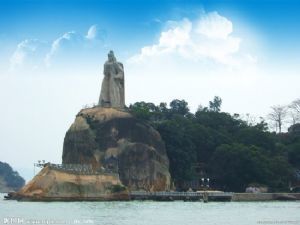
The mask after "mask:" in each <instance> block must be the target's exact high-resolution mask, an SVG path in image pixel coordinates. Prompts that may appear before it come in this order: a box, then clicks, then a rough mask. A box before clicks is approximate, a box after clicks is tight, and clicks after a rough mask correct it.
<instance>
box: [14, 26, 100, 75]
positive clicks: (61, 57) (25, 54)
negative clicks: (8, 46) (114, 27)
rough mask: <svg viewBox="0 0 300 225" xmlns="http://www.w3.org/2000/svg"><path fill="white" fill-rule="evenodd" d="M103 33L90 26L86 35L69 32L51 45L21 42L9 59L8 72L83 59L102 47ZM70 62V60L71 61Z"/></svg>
mask: <svg viewBox="0 0 300 225" xmlns="http://www.w3.org/2000/svg"><path fill="white" fill-rule="evenodd" d="M104 38H105V32H104V31H103V30H99V29H98V28H97V25H92V26H91V27H90V28H89V29H88V32H87V34H86V35H82V34H80V33H77V32H76V31H69V32H66V33H64V34H63V35H62V36H60V37H58V38H56V39H55V40H54V41H53V42H52V43H51V42H50V43H47V42H46V41H41V40H38V39H26V40H23V41H21V42H20V43H19V44H18V45H17V47H16V49H15V51H14V53H13V54H12V56H11V57H10V71H16V70H20V69H22V70H24V69H25V68H26V69H30V70H32V69H37V68H45V66H46V67H48V68H49V67H50V66H51V64H53V63H54V61H55V62H62V61H66V60H71V59H75V58H80V57H84V53H87V52H89V53H91V52H94V51H96V50H98V49H97V48H98V47H101V46H103V40H104ZM71 61H72V60H71Z"/></svg>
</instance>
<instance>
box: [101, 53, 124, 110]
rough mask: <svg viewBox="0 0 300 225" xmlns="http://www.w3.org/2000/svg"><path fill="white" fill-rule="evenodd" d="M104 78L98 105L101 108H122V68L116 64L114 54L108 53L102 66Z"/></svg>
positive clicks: (120, 64)
mask: <svg viewBox="0 0 300 225" xmlns="http://www.w3.org/2000/svg"><path fill="white" fill-rule="evenodd" d="M103 73H104V78H103V81H102V86H101V93H100V98H99V103H98V105H99V106H101V107H111V108H120V109H122V108H124V107H125V91H124V67H123V64H122V63H120V62H117V60H116V57H115V56H114V52H113V51H110V52H109V53H108V60H107V61H106V62H105V64H104V72H103Z"/></svg>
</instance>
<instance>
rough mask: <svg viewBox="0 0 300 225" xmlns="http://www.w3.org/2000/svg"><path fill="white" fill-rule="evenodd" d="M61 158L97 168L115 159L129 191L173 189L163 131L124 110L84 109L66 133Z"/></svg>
mask: <svg viewBox="0 0 300 225" xmlns="http://www.w3.org/2000/svg"><path fill="white" fill-rule="evenodd" d="M62 159H63V163H66V164H70V163H81V164H92V165H93V167H94V168H95V169H97V168H100V167H107V164H108V162H109V163H110V160H111V159H115V161H116V163H117V167H116V168H117V170H118V172H119V175H120V180H121V182H122V184H123V185H125V186H127V187H128V188H129V190H146V191H164V190H168V189H169V188H170V173H169V160H168V157H167V155H166V150H165V146H164V143H163V141H162V139H161V137H160V134H159V133H158V132H157V131H156V130H155V129H154V128H152V127H151V126H149V125H147V124H145V123H143V122H140V121H139V120H137V119H136V118H134V117H133V116H132V115H131V114H130V113H128V112H125V111H120V110H117V109H113V108H102V107H94V108H88V109H83V110H81V111H80V112H79V113H78V115H77V116H76V119H75V122H74V123H73V124H72V125H71V127H70V129H69V130H68V131H67V133H66V136H65V139H64V147H63V156H62Z"/></svg>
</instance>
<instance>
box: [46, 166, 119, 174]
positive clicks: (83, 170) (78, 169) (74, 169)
mask: <svg viewBox="0 0 300 225" xmlns="http://www.w3.org/2000/svg"><path fill="white" fill-rule="evenodd" d="M44 166H49V168H51V169H55V170H58V171H62V172H68V173H73V174H79V175H102V174H103V175H104V174H106V175H115V176H119V174H118V173H117V171H113V170H110V169H107V168H103V167H101V168H97V169H94V168H93V166H92V165H91V164H54V163H46V164H44Z"/></svg>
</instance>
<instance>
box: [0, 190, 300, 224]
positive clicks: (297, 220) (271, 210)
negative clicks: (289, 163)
mask: <svg viewBox="0 0 300 225" xmlns="http://www.w3.org/2000/svg"><path fill="white" fill-rule="evenodd" d="M0 198H1V200H0V224H4V223H6V224H104V225H190V224H191V225H195V224H204V225H212V224H222V225H226V224H228V225H243V224H245V225H246V224H247V225H250V224H299V225H300V202H299V201H298V202H276V201H274V202H209V203H203V202H182V201H175V202H152V201H132V202H17V201H5V200H3V195H0Z"/></svg>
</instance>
